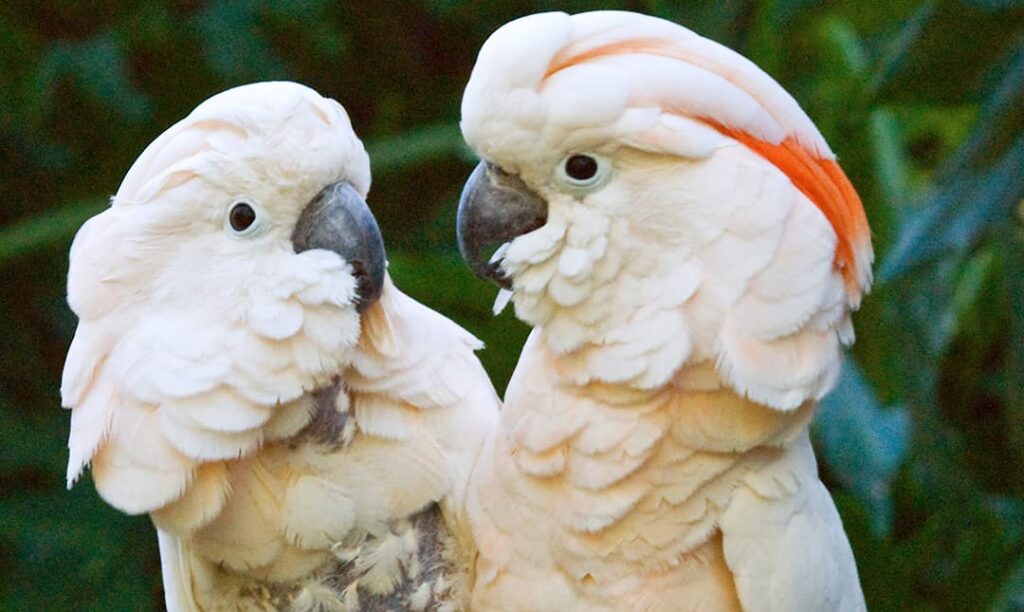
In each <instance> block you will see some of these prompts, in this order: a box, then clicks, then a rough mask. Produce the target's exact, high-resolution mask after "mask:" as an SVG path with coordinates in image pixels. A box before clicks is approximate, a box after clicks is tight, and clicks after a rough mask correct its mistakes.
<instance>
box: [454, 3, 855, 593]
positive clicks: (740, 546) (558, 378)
mask: <svg viewBox="0 0 1024 612" xmlns="http://www.w3.org/2000/svg"><path fill="white" fill-rule="evenodd" d="M461 127H462V130H463V133H464V135H465V137H466V140H467V141H468V142H469V144H470V145H471V146H472V147H473V148H474V149H475V150H476V151H477V152H478V153H479V154H480V156H481V157H482V158H483V159H484V160H485V162H487V163H489V164H491V165H492V166H496V167H498V168H500V169H502V170H503V171H504V172H506V173H508V174H512V175H516V176H517V177H518V178H519V179H521V180H522V182H523V183H524V184H525V186H526V187H527V188H528V189H529V190H530V191H531V192H532V194H533V196H535V197H537V198H539V199H540V200H542V201H543V202H544V203H545V205H546V222H545V223H544V225H543V226H542V227H540V228H538V229H535V230H532V231H529V232H528V233H525V234H523V235H521V236H518V237H516V238H514V239H513V240H512V241H511V242H510V243H509V245H508V247H507V248H506V249H505V250H504V252H503V257H502V260H501V269H502V270H504V271H505V272H506V273H507V274H508V276H509V278H510V279H511V284H512V287H513V292H514V295H513V303H514V304H515V308H516V313H517V315H518V316H519V318H521V319H523V320H524V321H526V322H527V323H529V324H531V325H532V326H533V327H534V331H533V333H532V334H531V336H530V339H529V340H528V342H527V344H526V346H525V347H524V349H523V354H522V357H521V359H520V362H519V365H518V367H517V369H516V372H515V374H514V376H513V379H512V381H511V383H510V385H509V389H508V391H507V394H506V398H505V406H504V409H503V412H502V414H501V419H500V422H499V425H498V428H497V430H496V431H495V433H494V434H493V435H492V436H491V437H490V438H489V439H488V442H487V444H486V446H485V449H484V451H483V454H482V456H481V460H480V463H479V465H478V467H477V469H476V471H475V472H474V475H473V478H472V480H471V485H470V497H469V516H470V519H471V522H472V525H473V533H474V535H475V537H476V539H477V544H478V546H479V549H480V555H479V558H478V562H477V582H476V583H475V585H474V591H473V602H474V605H475V607H476V608H477V609H481V610H497V609H502V610H569V609H587V610H720V609H721V610H725V609H737V608H741V607H742V608H743V609H747V610H861V609H863V608H864V600H863V596H862V594H861V590H860V586H859V582H858V578H857V571H856V566H855V564H854V561H853V557H852V554H851V551H850V547H849V544H848V543H847V541H846V537H845V535H844V533H843V531H842V525H841V523H840V520H839V516H838V514H837V513H836V510H835V507H834V506H833V504H832V501H831V499H830V498H829V497H828V494H827V492H826V491H825V489H824V487H823V486H822V484H821V483H820V481H819V480H818V477H817V469H816V464H815V462H814V456H813V453H812V451H811V448H810V444H809V441H808V437H807V425H808V422H809V420H810V419H811V417H812V415H813V412H814V404H815V401H816V400H818V399H820V398H821V397H822V396H823V395H825V394H826V393H827V392H828V391H829V390H830V389H831V387H832V385H833V384H834V382H835V379H836V376H837V374H838V371H839V367H840V351H841V348H842V346H843V345H848V344H850V343H851V342H852V341H853V333H852V326H851V323H850V312H851V310H853V309H855V308H856V307H857V305H858V304H859V301H860V298H861V295H862V293H863V292H864V291H866V290H867V288H868V286H869V284H870V279H871V271H870V264H871V259H872V253H871V245H870V235H869V230H868V228H867V222H866V220H865V219H864V214H863V210H862V208H861V205H860V201H859V199H858V198H857V196H856V193H855V192H854V191H853V188H852V187H851V186H850V185H849V182H848V181H847V180H846V177H845V175H843V173H842V170H841V169H839V166H838V165H837V164H836V162H835V156H834V155H833V154H832V152H831V150H830V149H829V147H828V145H827V144H826V143H825V141H824V139H823V138H822V136H821V134H820V133H819V132H818V130H817V129H816V128H815V127H814V125H813V123H812V122H811V121H810V119H809V118H808V117H807V115H806V114H805V113H804V112H803V111H802V110H801V109H800V107H799V105H798V104H797V103H796V101H795V100H794V99H793V98H792V97H791V96H790V95H789V94H788V93H786V92H785V90H783V89H782V88H781V87H780V86H779V85H778V84H777V83H776V82H775V81H774V80H772V78H771V77H770V76H768V75H767V74H765V73H764V72H763V71H761V70H760V69H759V68H757V67H756V66H755V65H754V64H752V63H751V62H749V61H748V60H746V59H745V58H743V57H741V56H739V55H738V54H736V53H734V52H733V51H731V50H729V49H727V48H725V47H722V46H721V45H718V44H716V43H714V42H712V41H709V40H706V39H704V38H701V37H700V36H698V35H696V34H694V33H693V32H690V31H689V30H686V29H685V28H683V27H680V26H678V25H675V24H672V23H669V22H666V21H662V20H659V19H655V18H651V17H647V16H643V15H637V14H631V13H621V12H597V13H586V14H581V15H574V16H569V15H565V14H562V13H545V14H539V15H532V16H529V17H525V18H523V19H520V20H517V21H514V22H512V23H510V24H508V25H506V26H504V27H503V28H501V29H500V30H498V31H497V32H495V33H494V34H493V35H492V36H491V38H490V39H489V40H488V41H487V43H486V44H485V45H484V47H483V49H482V50H481V52H480V55H479V58H478V61H477V64H476V66H475V67H474V69H473V74H472V77H471V78H470V82H469V84H468V85H467V87H466V93H465V97H464V99H463V104H462V124H461ZM573 155H585V156H587V157H589V158H590V159H592V160H595V163H596V164H597V166H598V168H599V169H598V172H597V174H596V175H595V176H596V177H597V178H595V179H594V180H593V181H592V182H590V183H586V186H585V187H580V186H579V184H578V183H573V182H572V181H569V180H567V179H566V178H565V174H566V172H567V170H566V169H567V168H568V165H567V163H568V161H567V160H569V159H570V157H571V156H573ZM602 173H603V174H602ZM467 189H469V188H467ZM465 197H466V198H469V197H470V196H465ZM472 197H476V196H472ZM504 197H507V196H504ZM467 201H472V202H473V204H472V205H473V206H476V205H478V202H477V201H476V200H466V199H464V202H467ZM850 409H855V407H850Z"/></svg>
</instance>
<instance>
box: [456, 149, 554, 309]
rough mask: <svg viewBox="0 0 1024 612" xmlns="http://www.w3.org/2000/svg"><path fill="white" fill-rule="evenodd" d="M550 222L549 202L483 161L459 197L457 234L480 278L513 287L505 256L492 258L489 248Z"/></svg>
mask: <svg viewBox="0 0 1024 612" xmlns="http://www.w3.org/2000/svg"><path fill="white" fill-rule="evenodd" d="M547 221H548V205H547V202H545V201H544V200H542V199H541V197H540V196H538V195H537V194H536V193H534V192H533V191H532V190H531V189H530V188H529V187H527V186H526V183H524V182H523V181H522V179H520V178H519V177H518V176H515V175H513V174H509V173H508V172H505V171H504V170H502V169H501V168H499V167H498V166H496V165H494V164H492V163H490V162H486V161H482V162H480V163H479V164H478V165H477V167H476V168H475V169H474V170H473V173H472V174H470V175H469V180H468V181H466V186H465V187H463V189H462V198H461V199H460V200H459V215H458V224H457V227H456V233H457V235H458V240H459V251H460V252H461V253H462V259H464V260H465V262H466V263H467V264H468V265H469V267H470V268H471V269H472V270H473V272H474V273H475V274H476V275H477V276H479V277H480V278H483V279H487V280H490V281H491V282H493V283H495V284H496V285H498V286H499V287H502V288H504V289H511V288H512V281H511V279H509V278H508V277H507V276H505V274H504V273H503V272H502V270H501V257H500V256H499V257H495V258H492V259H491V260H488V259H487V250H488V248H489V247H499V246H501V245H502V244H505V243H506V242H508V241H510V240H512V239H514V238H516V237H517V236H521V235H523V234H527V233H529V232H532V231H533V230H535V229H537V228H539V227H542V226H543V225H544V224H545V223H547Z"/></svg>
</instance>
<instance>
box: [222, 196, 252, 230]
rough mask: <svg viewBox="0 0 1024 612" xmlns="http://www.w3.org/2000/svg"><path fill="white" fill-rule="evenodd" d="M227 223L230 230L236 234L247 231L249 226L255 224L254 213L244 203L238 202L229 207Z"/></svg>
mask: <svg viewBox="0 0 1024 612" xmlns="http://www.w3.org/2000/svg"><path fill="white" fill-rule="evenodd" d="M228 221H229V222H230V223H231V229H233V230H235V231H236V232H244V231H245V230H247V229H249V226H250V225H252V224H253V223H255V222H256V211H255V210H253V209H252V206H250V205H248V204H246V203H245V202H238V203H237V204H235V205H234V206H232V207H231V212H230V213H229V214H228Z"/></svg>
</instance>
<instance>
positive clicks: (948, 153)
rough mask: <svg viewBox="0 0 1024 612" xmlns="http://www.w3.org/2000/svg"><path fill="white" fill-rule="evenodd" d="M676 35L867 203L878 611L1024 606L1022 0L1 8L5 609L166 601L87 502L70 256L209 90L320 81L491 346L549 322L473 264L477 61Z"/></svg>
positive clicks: (429, 271) (865, 464)
mask: <svg viewBox="0 0 1024 612" xmlns="http://www.w3.org/2000/svg"><path fill="white" fill-rule="evenodd" d="M594 8H626V9H632V10H639V11H644V12H649V13H654V14H657V15H660V16H663V17H667V18H669V19H672V20H674V21H677V22H679V23H682V24H685V25H687V26H689V27H691V28H692V29H694V30H696V31H698V32H700V33H702V34H704V35H705V36H708V37H710V38H713V39H715V40H718V41H720V42H722V43H724V44H726V45H729V46H731V47H733V48H735V49H737V50H739V51H740V52H742V53H744V54H745V55H747V56H748V57H750V58H751V59H753V60H754V61H755V62H757V63H758V64H760V65H761V66H762V67H763V68H765V69H766V70H767V71H768V72H769V73H771V74H772V75H773V76H774V77H775V78H776V79H778V80H779V81H780V82H781V83H782V84H783V85H784V86H785V87H786V88H787V89H788V90H789V91H790V92H792V93H793V95H794V96H795V97H796V98H797V99H798V100H799V101H800V102H801V104H802V105H803V106H804V108H805V109H806V110H807V111H808V113H809V114H810V116H811V117H812V118H814V120H815V121H816V122H817V124H818V125H819V126H820V128H821V129H822V131H823V132H824V134H825V136H826V138H827V139H828V140H829V142H830V143H831V144H832V146H833V148H834V149H835V150H836V152H837V153H838V154H839V156H840V158H841V161H842V164H843V166H844V167H845V168H846V170H847V172H848V174H849V175H850V177H851V179H852V180H853V183H854V184H855V185H856V186H857V187H858V189H859V191H860V193H861V194H862V196H863V198H864V202H865V205H866V207H867V210H868V215H869V218H870V219H871V225H872V228H873V231H874V239H875V247H876V252H877V255H878V258H877V262H878V265H877V268H876V271H877V278H878V281H877V283H876V285H875V289H874V292H873V293H872V294H871V295H870V296H869V297H868V298H867V300H866V301H865V304H864V307H863V309H862V310H861V311H860V312H859V313H858V314H857V317H856V325H857V331H858V337H859V341H858V343H857V345H856V347H855V348H854V350H853V352H852V355H851V357H850V359H848V361H847V367H846V369H845V373H844V376H843V378H842V380H841V382H840V385H839V387H838V388H837V390H836V391H835V392H834V393H833V394H832V395H831V396H830V398H829V399H828V400H827V401H826V402H825V403H824V405H823V407H822V410H821V413H820V415H819V418H818V419H817V421H816V424H815V429H814V434H815V437H816V443H817V446H818V449H819V456H820V457H821V470H822V476H823V478H824V480H825V482H826V484H827V485H828V486H829V488H830V489H831V490H832V492H833V494H834V496H835V499H836V502H837V504H838V506H839V509H840V512H841V513H842V516H843V519H844V521H845V525H846V529H847V532H848V533H849V535H850V538H851V541H852V544H853V548H854V552H855V554H856V557H857V561H858V565H859V568H860V573H861V578H862V581H863V585H864V590H865V593H866V595H867V600H868V604H869V607H870V608H871V609H873V610H956V611H963V610H987V609H991V610H1024V203H1022V198H1024V5H1022V3H1021V2H1017V1H1011V0H973V1H966V0H931V1H927V2H921V1H920V0H913V1H908V0H893V1H890V2H863V1H859V0H844V1H837V2H824V3H818V2H813V1H808V0H727V1H704V0H694V1H680V2H668V1H660V0H650V1H645V2H615V1H612V0H608V1H605V2H584V1H579V2H515V1H495V2H467V1H460V0H425V1H421V2H415V1H410V2H385V1H377V2H362V1H358V2H357V1H352V2H338V3H331V2H324V1H320V0H291V1H284V0H279V1H277V2H273V3H270V2H266V3H263V2H255V1H251V0H233V1H225V0H215V1H211V2H201V1H198V0H195V1H192V0H179V1H164V2H159V1H155V0H144V1H142V2H138V1H132V2H127V1H126V2H120V1H117V0H91V1H88V2H84V1H83V2H71V1H69V2H61V3H42V2H40V3H28V2H5V3H2V5H0V202H2V203H3V204H2V206H0V224H2V225H0V288H2V289H0V364H2V366H0V575H2V576H3V579H2V580H0V609H3V610H57V609H63V610H71V609H74V610H91V609H97V610H99V609H102V610H147V609H159V608H160V607H161V605H162V604H161V601H162V598H161V591H160V581H159V565H158V559H157V553H156V544H155V538H154V535H153V532H152V528H151V527H150V525H149V523H148V521H147V519H146V518H144V517H143V518H140V517H135V518H129V517H125V516H122V515H120V514H119V513H117V512H115V511H114V510H112V509H110V508H108V507H106V506H105V505H104V504H103V502H102V501H100V500H99V499H98V498H97V496H96V494H95V492H94V491H93V488H92V485H91V483H90V482H89V481H88V478H86V479H84V481H83V482H80V483H79V484H78V485H77V486H76V487H75V488H74V489H73V490H72V491H70V492H68V491H66V490H65V488H64V480H63V475H64V467H65V461H66V449H65V440H66V438H67V432H68V424H69V418H68V414H67V413H66V412H65V411H62V410H61V409H60V407H59V406H60V400H59V394H58V387H59V380H60V373H61V368H62V364H63V358H64V354H65V351H66V349H67V346H68V344H69V343H70V340H71V336H72V333H73V332H74V328H75V319H74V317H73V315H72V314H71V313H70V312H69V310H68V308H67V306H66V305H65V302H64V277H65V274H66V271H67V250H68V246H69V244H70V241H71V238H72V236H73V234H74V231H75V230H76V229H77V227H78V226H79V225H80V224H81V223H82V221H84V220H85V219H86V218H87V217H88V216H90V215H92V214H95V213H96V212H98V211H99V210H101V209H102V207H103V206H105V203H106V199H107V198H108V197H109V195H110V194H112V193H113V192H114V190H115V189H116V188H117V185H118V183H119V182H120V179H121V177H122V176H123V174H124V172H125V171H126V170H127V168H128V166H129V165H130V164H131V162H132V161H133V159H134V158H135V157H136V156H137V155H138V154H139V152H141V150H142V149H143V147H144V146H145V145H146V144H147V143H148V142H150V141H151V140H152V139H153V138H154V137H156V136H157V134H159V133H160V132H161V131H162V130H164V129H165V128H166V127H167V126H169V125H170V124H171V123H173V122H174V121H176V120H178V119H179V118H181V117H182V116H184V115H185V114H186V113H188V112H189V110H190V109H191V108H192V107H194V106H195V105H196V104H198V103H199V102H200V101H202V100H203V99H205V98H206V97H208V96H210V95H212V94H214V93H216V92H218V91H221V90H223V89H225V88H227V87H230V86H233V85H238V84H241V83H246V82H250V81H256V80H268V79H292V80H297V81H300V82H303V83H306V84H308V85H310V86H312V87H314V88H315V89H317V90H319V91H320V92H322V93H324V94H326V95H329V96H331V97H334V98H336V99H338V100H339V101H341V102H342V103H343V104H344V105H345V107H346V108H347V109H348V111H349V113H350V115H351V117H352V120H353V124H354V126H355V128H356V130H357V131H358V132H359V134H360V135H361V136H362V137H363V138H364V139H365V141H366V142H367V143H368V147H369V149H370V153H371V158H372V160H373V164H374V174H375V177H374V178H375V182H374V187H373V190H372V192H371V197H370V205H371V207H372V208H373V209H374V210H375V212H376V214H377V216H378V218H379V220H380V224H381V226H382V228H383V233H384V237H385V241H386V243H387V245H388V247H389V253H390V259H391V262H392V273H393V276H394V277H395V279H396V282H397V283H398V284H399V285H400V286H402V287H403V288H404V289H405V290H406V291H407V292H409V293H411V294H412V295H413V296H414V297H416V298H418V299H420V300H421V301H423V302H426V303H427V304H429V305H431V306H433V307H435V308H437V309H439V310H440V311H442V312H444V313H446V314H447V315H449V316H450V317H452V318H454V319H456V320H457V321H459V322H460V323H462V324H463V325H464V326H466V327H467V328H469V329H470V330H471V331H472V332H474V333H476V334H477V335H478V336H480V337H481V338H483V339H484V340H485V341H486V342H487V344H488V348H487V350H486V351H485V352H484V353H483V354H482V357H483V360H484V362H485V363H486V365H487V367H488V369H489V371H490V373H491V374H492V376H493V378H494V380H495V384H496V386H497V387H498V388H499V390H501V389H503V388H504V385H505V383H506V381H507V380H508V376H509V374H510V372H511V370H512V367H513V366H514V364H515V361H516V358H517V356H518V352H519V348H520V346H521V344H522V341H523V339H524V338H525V335H526V331H527V330H526V328H525V327H524V326H523V325H522V324H520V323H518V322H517V321H515V319H514V317H513V316H512V315H511V312H506V314H504V315H503V316H501V317H498V318H493V317H491V315H490V312H489V305H490V302H491V301H492V300H493V298H494V289H493V288H491V287H488V286H487V285H485V284H483V283H482V282H478V281H476V280H475V279H473V278H472V277H471V275H470V273H469V272H468V270H467V269H466V268H465V267H464V265H463V264H462V262H461V260H460V259H459V258H458V254H457V252H456V250H455V248H454V246H453V244H454V229H453V228H454V218H455V209H456V201H457V197H458V193H459V189H460V186H461V184H462V181H463V180H464V178H465V177H466V175H467V173H468V172H469V170H470V169H471V167H472V155H471V154H470V153H469V152H468V151H466V150H465V149H464V148H463V145H462V144H461V139H460V137H459V133H458V129H457V120H458V109H459V100H460V96H461V91H462V87H463V86H464V84H465V82H466V79H467V78H468V76H469V72H470V69H471V67H472V64H473V61H474V58H475V55H476V52H477V50H478V49H479V46H480V45H481V44H482V42H483V41H484V39H485V38H486V37H487V35H488V34H489V33H490V32H492V31H493V30H494V29H495V28H497V27H498V26H500V25H501V24H502V23H504V22H506V21H508V20H510V19H512V18H515V17H517V16H520V15H523V14H526V13H529V12H534V11H538V10H551V9H562V10H568V11H571V12H575V11H581V10H588V9H594Z"/></svg>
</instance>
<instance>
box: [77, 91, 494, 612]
mask: <svg viewBox="0 0 1024 612" xmlns="http://www.w3.org/2000/svg"><path fill="white" fill-rule="evenodd" d="M369 187H370V166H369V161H368V158H367V155H366V152H365V150H364V148H363V145H362V143H361V142H360V141H359V139H358V138H357V137H356V135H355V133H354V132H353V130H352V126H351V124H350V122H349V119H348V116H347V115H346V113H345V111H344V109H343V108H342V107H341V105H340V104H338V103H337V102H335V101H334V100H330V99H327V98H324V97H321V96H320V95H319V94H318V93H316V92H315V91H313V90H312V89H309V88H307V87H304V86H302V85H298V84H296V83H287V82H275V83H257V84H252V85H247V86H243V87H238V88H235V89H231V90H228V91H226V92H223V93H221V94H218V95H216V96H213V97H212V98H210V99H208V100H206V101H205V102H203V103H202V104H200V105H199V106H198V107H197V108H196V109H195V110H194V111H193V112H192V113H191V114H189V115H188V116H187V117H186V118H185V119H183V120H182V121H180V122H179V123H177V124H175V125H174V126H172V127H171V128H169V129H168V130H167V131H166V132H164V133H163V134H162V135H161V136H160V137H159V138H157V139H156V140H155V141H154V142H153V143H152V144H151V145H150V146H149V147H147V148H146V150H145V151H144V152H143V153H142V155H141V156H140V157H139V158H138V160H136V161H135V163H134V164H133V165H132V167H131V169H130V170H129V171H128V173H127V175H126V176H125V178H124V181H123V183H122V184H121V186H120V188H119V189H118V191H117V194H116V195H115V196H114V198H113V201H112V205H111V206H110V207H109V208H108V209H107V210H105V211H104V212H102V213H100V214H99V215H97V216H96V217H94V218H92V219H91V220H89V221H88V222H87V223H86V224H85V225H84V226H83V227H82V229H81V230H80V231H79V233H78V235H77V236H76V238H75V241H74V244H73V246H72V248H71V264H70V271H69V274H68V301H69V303H70V305H71V308H72V309H73V310H74V312H75V314H77V315H78V317H79V325H78V330H77V332H76V334H75V338H74V341H73V343H72V345H71V348H70V350H69V353H68V357H67V363H66V366H65V370H64V380H63V384H62V387H61V393H62V396H63V403H64V405H65V406H67V407H70V408H71V409H72V411H71V436H70V440H69V447H70V459H69V462H68V483H69V486H70V484H71V483H72V482H74V480H75V479H76V478H78V476H79V475H80V473H81V472H82V469H83V467H84V466H85V465H86V464H88V463H89V462H91V463H92V477H93V480H94V481H95V485H96V489H97V490H98V492H99V494H100V495H101V496H102V497H103V499H104V500H106V501H107V502H108V503H109V504H110V505H112V506H114V507H115V508H117V509H118V510H121V511H123V512H126V513H129V514H141V513H148V514H149V516H150V517H151V518H152V520H153V523H154V524H155V525H156V528H157V530H158V537H159V544H160V556H161V565H162V573H163V579H164V589H165V592H166V601H167V605H168V608H169V609H171V610H174V611H176V610H220V609H254V608H256V609H284V608H289V609H293V610H303V609H309V610H312V609H350V610H355V609H372V608H374V607H381V606H385V607H388V606H390V607H401V608H408V609H415V610H425V609H445V607H446V606H447V607H452V606H456V607H457V606H458V605H460V604H459V599H460V596H461V595H460V593H459V589H460V584H463V585H464V584H465V583H466V582H467V580H466V578H467V577H466V576H465V571H460V569H461V570H465V569H466V568H468V567H469V565H468V561H467V559H468V558H469V557H471V556H472V550H471V547H470V540H469V538H468V530H467V527H466V525H465V522H464V521H463V512H462V508H463V503H464V502H463V500H464V495H465V490H466V484H467V481H468V477H469V473H470V470H471V468H472V465H473V463H474V461H475V459H476V457H477V454H478V452H479V450H480V448H481V446H482V444H483V441H484V438H485V436H486V434H487V432H488V431H489V430H490V429H491V427H492V425H493V423H494V422H495V419H496V415H497V408H498V398H497V395H496V394H495V392H494V390H493V388H492V386H491V384H490V382H489V380H488V378H487V376H486V374H485V373H484V371H483V369H482V368H481V366H480V363H479V361H478V360H477V359H476V357H475V356H474V354H473V351H474V350H475V349H477V348H479V346H480V345H479V343H478V341H477V340H476V339H474V338H473V337H472V336H471V335H469V334H468V333H467V332H465V331H464V330H462V329H461V328H460V327H458V326H457V325H455V324H454V323H452V322H451V321H449V320H448V319H446V318H444V317H442V316H440V315H439V314H437V313H435V312H433V311H431V310H429V309H428V308H426V307H424V306H422V305H420V304H419V303H417V302H415V301H414V300H412V299H411V298H409V297H407V296H405V295H403V294H402V293H401V292H400V291H399V290H398V289H396V288H395V287H394V285H393V284H392V283H391V281H390V280H389V278H388V275H387V272H386V262H385V255H384V246H383V242H382V240H381V235H380V232H379V230H378V228H377V223H376V221H375V220H374V218H373V215H372V214H371V213H370V210H369V209H368V208H367V206H366V204H365V202H364V198H365V197H366V193H367V190H368V189H369Z"/></svg>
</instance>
